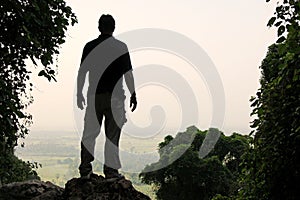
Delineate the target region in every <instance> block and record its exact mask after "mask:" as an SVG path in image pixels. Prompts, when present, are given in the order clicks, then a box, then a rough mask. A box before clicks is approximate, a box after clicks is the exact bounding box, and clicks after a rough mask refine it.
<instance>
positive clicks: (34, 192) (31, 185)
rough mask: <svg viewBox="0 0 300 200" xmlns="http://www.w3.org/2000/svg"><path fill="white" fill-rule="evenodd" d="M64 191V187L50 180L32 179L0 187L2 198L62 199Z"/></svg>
mask: <svg viewBox="0 0 300 200" xmlns="http://www.w3.org/2000/svg"><path fill="white" fill-rule="evenodd" d="M63 192H64V189H63V188H61V187H59V186H57V185H54V184H53V183H51V182H49V181H47V182H43V181H39V180H30V181H24V182H17V183H10V184H7V185H4V186H2V187H1V188H0V199H1V200H2V199H3V200H4V199H5V200H13V199H22V200H27V199H28V200H29V199H30V200H43V199H49V200H60V199H62V195H63Z"/></svg>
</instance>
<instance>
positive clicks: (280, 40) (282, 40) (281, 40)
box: [276, 36, 286, 43]
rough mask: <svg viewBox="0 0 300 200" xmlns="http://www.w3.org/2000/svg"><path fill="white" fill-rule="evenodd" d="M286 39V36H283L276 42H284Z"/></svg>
mask: <svg viewBox="0 0 300 200" xmlns="http://www.w3.org/2000/svg"><path fill="white" fill-rule="evenodd" d="M285 40H286V38H285V37H284V36H281V37H280V38H279V39H278V40H277V41H276V43H282V42H284V41H285Z"/></svg>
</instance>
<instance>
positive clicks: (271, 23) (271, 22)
mask: <svg viewBox="0 0 300 200" xmlns="http://www.w3.org/2000/svg"><path fill="white" fill-rule="evenodd" d="M275 20H276V17H272V18H271V19H270V20H269V21H268V24H267V26H269V27H271V26H272V25H273V24H274V22H275Z"/></svg>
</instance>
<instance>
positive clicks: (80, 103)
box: [77, 94, 85, 110]
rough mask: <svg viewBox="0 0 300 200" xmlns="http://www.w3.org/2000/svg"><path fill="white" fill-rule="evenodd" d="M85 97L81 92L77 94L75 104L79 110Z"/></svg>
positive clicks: (83, 103)
mask: <svg viewBox="0 0 300 200" xmlns="http://www.w3.org/2000/svg"><path fill="white" fill-rule="evenodd" d="M84 105H85V99H84V97H83V95H82V94H77V106H78V108H79V109H80V110H82V109H83V108H84Z"/></svg>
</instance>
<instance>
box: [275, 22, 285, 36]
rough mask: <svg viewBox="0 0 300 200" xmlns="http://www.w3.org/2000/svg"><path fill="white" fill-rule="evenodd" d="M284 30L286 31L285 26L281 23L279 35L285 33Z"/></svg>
mask: <svg viewBox="0 0 300 200" xmlns="http://www.w3.org/2000/svg"><path fill="white" fill-rule="evenodd" d="M284 31H285V26H283V25H281V26H280V27H279V28H278V31H277V35H278V37H279V36H281V35H282V34H283V33H284Z"/></svg>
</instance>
